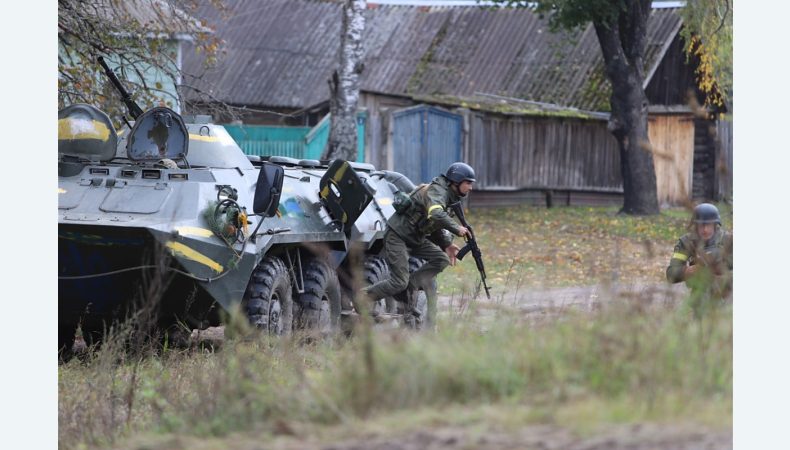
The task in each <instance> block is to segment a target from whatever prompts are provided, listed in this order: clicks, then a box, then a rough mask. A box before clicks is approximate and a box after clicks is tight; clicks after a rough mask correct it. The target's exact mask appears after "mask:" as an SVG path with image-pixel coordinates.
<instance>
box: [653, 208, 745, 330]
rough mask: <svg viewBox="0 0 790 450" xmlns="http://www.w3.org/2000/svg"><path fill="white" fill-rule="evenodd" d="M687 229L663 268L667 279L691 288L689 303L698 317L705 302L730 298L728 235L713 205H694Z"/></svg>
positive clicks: (709, 302)
mask: <svg viewBox="0 0 790 450" xmlns="http://www.w3.org/2000/svg"><path fill="white" fill-rule="evenodd" d="M689 228H690V230H689V232H688V233H686V234H685V235H683V236H682V237H681V238H680V240H678V243H677V244H676V245H675V249H674V252H673V253H672V258H671V259H670V260H669V266H668V267H667V280H668V281H669V282H671V283H679V282H681V281H685V282H686V285H687V286H689V287H690V288H691V306H692V308H693V309H694V314H695V315H696V316H698V317H699V315H700V314H701V313H702V310H703V309H704V308H706V307H707V305H709V304H715V303H720V302H722V301H724V300H727V299H730V298H731V293H732V263H733V259H732V235H731V234H730V233H727V232H726V231H725V230H724V229H723V228H722V226H721V216H720V215H719V210H718V208H716V206H714V205H711V204H710V203H701V204H699V205H697V207H696V208H694V213H693V216H692V221H691V223H690V224H689Z"/></svg>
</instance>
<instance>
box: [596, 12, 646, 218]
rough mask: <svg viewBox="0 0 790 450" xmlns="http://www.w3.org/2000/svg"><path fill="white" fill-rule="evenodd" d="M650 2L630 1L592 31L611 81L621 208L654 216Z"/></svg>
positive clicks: (610, 127) (613, 127)
mask: <svg viewBox="0 0 790 450" xmlns="http://www.w3.org/2000/svg"><path fill="white" fill-rule="evenodd" d="M649 14H650V2H649V1H641V2H633V3H629V9H628V10H627V11H623V12H621V14H620V20H618V21H617V23H609V24H605V23H601V22H599V21H595V22H594V23H593V24H594V26H595V32H596V34H597V36H598V42H599V43H600V45H601V51H602V53H603V57H604V63H605V65H606V74H607V76H608V77H609V80H610V81H611V84H612V97H611V100H610V102H611V106H612V114H611V117H610V118H609V126H608V128H609V131H610V132H611V133H612V134H613V135H614V137H615V139H617V143H618V145H619V147H620V172H621V173H622V177H623V195H624V202H623V209H622V210H621V212H624V213H626V214H658V212H659V207H658V196H657V193H656V171H655V167H654V165H653V152H652V147H651V146H650V141H649V138H648V133H647V106H648V101H647V95H645V91H644V89H643V88H642V83H643V80H644V70H643V55H644V48H645V39H646V38H645V36H646V33H645V30H646V25H647V17H648V16H649Z"/></svg>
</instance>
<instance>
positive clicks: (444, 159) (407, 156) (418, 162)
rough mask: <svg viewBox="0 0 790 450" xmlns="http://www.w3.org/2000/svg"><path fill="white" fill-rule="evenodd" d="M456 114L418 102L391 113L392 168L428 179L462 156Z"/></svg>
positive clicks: (420, 179)
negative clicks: (416, 104)
mask: <svg viewBox="0 0 790 450" xmlns="http://www.w3.org/2000/svg"><path fill="white" fill-rule="evenodd" d="M461 120H462V118H461V116H460V115H459V114H453V113H451V112H448V111H444V110H442V109H439V108H436V107H433V106H427V105H418V106H414V107H411V108H407V109H403V110H400V111H396V112H395V113H393V122H394V123H393V130H392V135H393V145H392V148H393V160H394V167H393V169H394V170H395V171H396V172H400V173H402V174H404V175H406V176H407V177H409V178H410V179H411V180H412V181H413V182H414V183H415V184H419V183H428V182H430V181H431V180H432V179H433V177H435V176H437V175H439V174H440V173H444V171H445V170H446V169H447V166H449V165H450V164H452V163H454V162H456V161H460V159H461V144H462V143H461V126H462V122H461Z"/></svg>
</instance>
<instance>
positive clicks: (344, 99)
mask: <svg viewBox="0 0 790 450" xmlns="http://www.w3.org/2000/svg"><path fill="white" fill-rule="evenodd" d="M366 4H367V2H366V1H365V0H343V22H342V25H341V31H340V32H341V38H340V50H339V53H338V65H337V67H336V68H335V70H334V71H333V72H332V75H331V77H330V79H329V92H330V96H329V112H330V113H331V114H332V116H331V122H330V130H329V141H328V143H327V147H326V149H325V150H324V155H323V159H330V160H331V159H338V158H340V159H345V160H347V161H355V160H356V159H357V102H358V101H359V75H360V74H361V73H362V70H363V67H364V65H363V62H362V55H363V48H362V33H363V32H364V31H365V17H364V16H363V15H362V13H363V12H364V10H365V7H366Z"/></svg>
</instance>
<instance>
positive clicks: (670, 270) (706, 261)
mask: <svg viewBox="0 0 790 450" xmlns="http://www.w3.org/2000/svg"><path fill="white" fill-rule="evenodd" d="M687 264H688V265H690V266H693V265H702V266H704V267H709V268H711V270H712V271H713V272H714V273H716V274H723V273H724V272H726V271H728V270H732V235H731V234H730V233H727V232H725V231H724V230H723V229H721V228H719V229H717V230H716V233H715V234H714V235H713V237H712V238H710V239H709V240H708V241H707V242H703V241H702V239H701V238H700V237H699V236H698V235H697V233H695V232H690V233H687V234H685V235H683V237H681V238H680V239H679V240H678V243H677V244H675V249H674V251H673V253H672V258H671V259H670V260H669V266H668V267H667V280H668V281H670V282H671V283H679V282H681V281H683V272H684V270H685V268H686V265H687Z"/></svg>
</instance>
